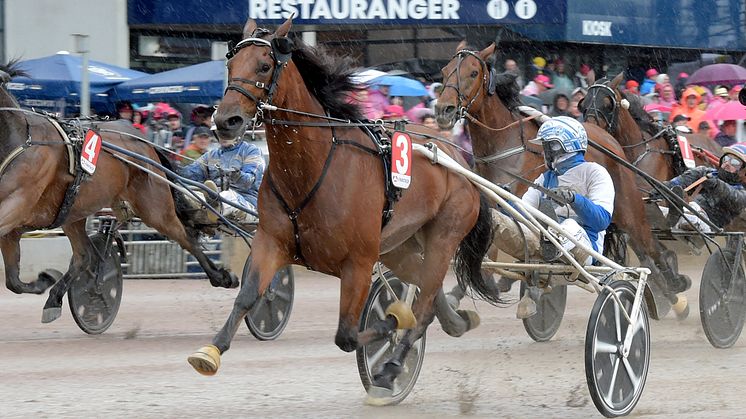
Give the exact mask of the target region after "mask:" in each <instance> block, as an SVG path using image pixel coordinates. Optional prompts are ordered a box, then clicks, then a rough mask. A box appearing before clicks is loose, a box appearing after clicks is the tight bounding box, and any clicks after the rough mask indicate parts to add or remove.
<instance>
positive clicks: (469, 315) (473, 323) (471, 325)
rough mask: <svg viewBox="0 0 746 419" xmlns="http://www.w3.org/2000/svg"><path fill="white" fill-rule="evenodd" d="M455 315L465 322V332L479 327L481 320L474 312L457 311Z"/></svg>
mask: <svg viewBox="0 0 746 419" xmlns="http://www.w3.org/2000/svg"><path fill="white" fill-rule="evenodd" d="M456 313H458V315H459V316H461V318H462V319H464V321H466V331H469V330H472V329H476V328H477V327H479V324H480V323H481V320H480V318H479V314H477V312H476V311H471V310H457V311H456Z"/></svg>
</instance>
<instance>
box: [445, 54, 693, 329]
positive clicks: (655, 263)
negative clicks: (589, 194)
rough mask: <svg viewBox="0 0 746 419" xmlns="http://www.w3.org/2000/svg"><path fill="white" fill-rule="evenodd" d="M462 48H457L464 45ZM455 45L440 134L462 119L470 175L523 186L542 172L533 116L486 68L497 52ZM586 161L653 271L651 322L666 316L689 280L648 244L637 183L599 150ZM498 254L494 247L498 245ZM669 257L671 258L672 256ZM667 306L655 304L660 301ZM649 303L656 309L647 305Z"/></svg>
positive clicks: (600, 136)
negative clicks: (607, 182)
mask: <svg viewBox="0 0 746 419" xmlns="http://www.w3.org/2000/svg"><path fill="white" fill-rule="evenodd" d="M462 45H463V44H462ZM462 45H459V47H458V49H457V52H456V55H455V56H454V57H453V58H452V59H451V61H450V62H449V63H448V64H447V65H446V66H445V67H443V69H442V75H443V84H444V88H443V93H442V94H441V96H440V98H438V102H437V105H436V107H435V112H436V119H437V121H438V124H439V125H440V127H441V128H442V129H448V128H450V127H452V126H453V125H454V123H455V122H456V120H457V119H458V118H459V117H461V116H463V117H466V118H467V119H468V124H467V128H466V129H467V130H468V133H469V136H470V137H471V140H472V148H473V153H474V160H475V163H476V165H475V170H476V172H477V173H479V174H480V175H482V176H483V177H485V178H487V179H489V180H490V181H492V182H494V183H501V184H511V183H514V182H515V179H514V178H513V177H512V176H510V175H509V174H507V173H505V169H508V170H510V171H512V172H514V173H515V174H519V175H520V176H522V177H524V178H528V179H529V180H533V179H536V178H537V177H538V175H539V174H540V173H542V172H543V171H544V170H546V168H545V166H544V159H543V151H542V148H541V146H539V145H533V144H531V143H529V142H528V140H530V139H533V138H535V137H536V134H537V132H538V128H539V124H538V123H537V122H536V120H535V119H534V118H533V117H524V116H523V115H520V114H519V113H518V109H517V107H518V106H519V105H520V104H521V103H520V99H519V96H518V86H517V84H516V83H515V76H513V75H511V74H509V73H497V71H496V70H494V67H492V65H491V64H490V63H489V62H488V61H489V60H490V58H491V57H492V56H493V54H494V52H495V44H494V43H493V44H491V45H490V46H488V47H487V48H485V49H483V50H482V51H472V50H469V49H465V48H462ZM584 127H585V128H586V131H587V132H588V138H589V139H591V140H593V141H594V142H596V143H598V144H600V145H602V146H603V147H605V148H607V149H608V150H611V151H612V152H613V153H614V154H616V155H617V156H619V157H622V158H625V154H624V150H623V149H622V147H621V146H620V145H619V143H618V142H617V141H616V140H615V139H614V138H613V137H612V136H611V135H609V134H608V133H607V132H606V131H604V130H603V129H602V128H601V127H599V126H598V125H595V124H587V123H586V124H584ZM586 159H587V160H588V161H592V162H596V163H598V164H601V165H602V166H604V167H605V168H606V170H607V171H608V172H609V174H610V175H611V177H612V179H613V181H614V185H615V188H616V197H615V202H614V213H613V216H612V223H614V224H615V225H616V226H617V227H618V228H619V229H621V230H622V231H623V232H625V233H627V234H628V235H629V237H630V245H631V247H632V249H633V251H634V252H635V254H636V255H637V257H638V259H639V260H640V263H641V264H642V265H643V266H645V267H647V268H649V269H650V270H651V272H652V274H651V276H650V277H649V278H651V280H650V281H648V286H649V288H651V290H652V294H646V295H647V297H648V299H649V303H652V304H649V305H650V309H651V310H650V311H651V316H653V317H654V318H659V317H662V316H663V315H665V313H666V312H667V311H668V309H669V308H670V306H669V305H668V304H667V303H670V304H675V303H677V302H678V297H677V296H676V294H675V293H674V292H672V291H670V289H671V288H674V289H677V290H683V289H685V288H688V287H689V286H691V281H690V280H689V279H688V278H686V277H685V276H683V275H679V274H678V266H677V263H676V260H675V257H671V255H670V252H667V251H665V248H664V247H663V246H662V244H661V243H660V242H659V241H658V240H657V239H656V238H655V237H653V235H652V233H651V227H650V225H649V223H648V221H647V218H646V214H645V209H644V207H643V200H642V195H641V193H640V191H639V190H638V189H637V186H636V184H635V175H634V174H633V173H632V172H631V171H629V170H627V169H625V168H623V167H622V166H621V165H620V164H617V163H615V162H614V160H612V159H611V158H610V157H609V156H606V155H605V154H603V153H601V152H600V151H599V150H597V149H595V148H593V147H588V151H587V152H586ZM526 190H527V186H526V185H524V184H514V185H513V186H512V191H513V193H514V194H516V195H518V196H521V195H522V194H523V193H524V192H525V191H526ZM496 246H497V247H499V243H496ZM674 256H675V255H674ZM661 296H663V297H665V299H658V297H661ZM651 297H652V298H655V299H656V301H657V302H658V303H659V305H657V304H655V303H653V302H652V301H650V298H651Z"/></svg>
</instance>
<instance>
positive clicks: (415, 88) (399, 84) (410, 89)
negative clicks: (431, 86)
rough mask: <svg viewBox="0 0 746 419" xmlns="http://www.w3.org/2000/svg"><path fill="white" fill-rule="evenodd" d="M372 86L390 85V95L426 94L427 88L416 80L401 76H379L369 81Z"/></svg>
mask: <svg viewBox="0 0 746 419" xmlns="http://www.w3.org/2000/svg"><path fill="white" fill-rule="evenodd" d="M370 83H371V84H372V85H374V86H376V85H377V86H391V89H390V90H389V95H390V96H427V88H425V85H424V84H422V83H420V82H419V81H417V80H414V79H409V78H406V77H402V76H388V75H386V76H380V77H376V78H374V79H373V80H371V82H370Z"/></svg>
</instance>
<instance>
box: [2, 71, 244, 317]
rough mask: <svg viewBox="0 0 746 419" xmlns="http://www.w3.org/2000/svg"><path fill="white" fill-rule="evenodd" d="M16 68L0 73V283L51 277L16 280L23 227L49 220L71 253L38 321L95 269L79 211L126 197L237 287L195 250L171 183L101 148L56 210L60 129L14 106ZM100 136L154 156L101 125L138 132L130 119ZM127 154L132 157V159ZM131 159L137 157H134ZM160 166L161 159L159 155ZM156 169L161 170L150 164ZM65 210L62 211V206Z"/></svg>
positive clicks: (42, 286) (218, 281)
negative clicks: (9, 85) (0, 266)
mask: <svg viewBox="0 0 746 419" xmlns="http://www.w3.org/2000/svg"><path fill="white" fill-rule="evenodd" d="M16 74H21V72H19V71H18V70H17V69H16V68H15V66H14V65H10V66H5V67H3V68H2V71H0V77H1V78H2V80H3V86H2V88H0V108H2V109H0V132H1V133H2V138H1V139H0V156H2V159H3V163H2V165H0V171H1V173H0V176H1V177H0V248H1V249H2V254H3V259H4V262H5V284H6V286H7V287H8V289H9V290H11V291H12V292H14V293H18V294H21V293H31V294H41V293H43V292H44V291H45V290H46V289H47V288H48V287H50V286H51V285H52V283H53V281H50V280H49V279H50V278H49V277H47V276H43V275H40V277H39V278H38V279H36V280H34V281H33V282H30V283H25V282H22V281H21V280H20V278H19V264H20V257H21V255H20V246H19V241H20V238H21V235H22V234H23V233H24V232H26V231H30V230H37V229H44V228H48V227H50V226H53V225H54V224H58V225H61V226H62V230H63V231H64V232H65V234H66V235H67V237H68V239H69V240H70V244H71V246H72V250H73V257H72V260H71V262H70V266H69V270H68V271H67V272H66V273H65V274H64V276H63V277H62V279H61V280H59V281H58V282H57V283H56V285H55V286H54V287H53V288H52V289H51V290H50V293H49V297H48V299H47V302H46V304H45V306H44V312H43V315H42V321H43V322H51V321H53V320H55V319H56V318H58V317H59V316H60V314H61V307H62V297H63V295H64V294H65V293H66V292H67V289H68V287H69V285H70V283H71V281H72V280H74V279H75V278H77V277H78V276H79V275H80V274H81V272H85V271H87V270H92V271H93V272H95V266H97V263H98V262H99V261H98V258H97V257H96V256H94V254H95V252H93V251H92V250H93V249H92V247H91V241H90V240H89V237H88V234H87V233H86V228H85V225H86V217H87V216H89V215H91V214H93V213H95V212H96V211H98V210H100V209H101V208H104V207H111V208H115V207H121V206H122V203H125V202H126V203H128V204H129V206H131V208H132V209H133V210H134V212H135V213H136V214H137V215H138V216H140V217H141V218H142V220H143V221H144V222H145V223H146V224H147V225H149V226H151V227H153V228H155V229H156V230H158V231H159V232H160V233H162V234H164V235H165V236H167V237H169V238H170V239H172V240H175V241H176V242H178V243H179V244H180V245H181V246H182V247H183V248H184V249H186V250H187V251H189V252H190V253H191V254H192V255H194V256H195V257H196V258H197V260H198V261H199V263H200V265H201V266H202V268H203V269H204V270H205V272H206V273H207V275H208V277H209V278H210V281H211V283H212V284H213V285H215V286H223V287H234V286H238V280H237V278H236V276H235V275H233V274H231V273H230V272H228V271H227V270H225V269H222V268H220V269H218V268H217V267H216V266H215V265H213V263H212V262H211V261H210V259H209V258H207V257H206V256H205V255H204V253H203V252H202V251H201V250H200V247H199V244H198V242H197V235H198V232H197V231H196V230H194V229H191V228H187V227H185V226H184V224H182V222H181V221H179V217H178V215H177V208H176V200H177V198H178V197H179V196H180V195H178V194H177V195H172V190H171V189H170V187H169V186H168V185H167V184H165V183H163V182H160V181H158V180H156V179H155V177H154V176H153V175H150V174H148V173H145V172H143V171H141V170H139V169H136V168H133V167H132V166H130V165H128V164H126V163H125V162H123V161H121V160H119V159H118V158H117V157H119V158H122V156H120V155H117V156H115V155H113V154H112V153H110V152H107V151H105V149H104V148H102V149H101V153H100V156H99V158H98V162H97V166H96V167H97V168H96V171H95V172H94V174H93V175H91V176H89V177H87V178H84V180H83V181H82V182H81V183H80V188H79V191H78V193H77V195H73V196H74V198H73V199H74V200H73V201H70V200H68V201H69V202H72V206H70V207H69V212H68V213H67V214H66V216H59V214H60V212H61V208H62V207H63V201H64V200H65V195H66V190H67V189H68V185H70V184H71V183H72V182H73V178H74V177H73V176H72V175H71V174H70V173H69V171H68V161H69V159H70V158H71V156H69V155H68V151H67V147H66V146H65V144H64V143H63V134H62V133H61V132H60V130H59V129H58V128H56V127H55V124H56V123H55V122H53V120H52V119H51V118H49V117H46V116H44V115H41V114H36V113H33V112H28V111H27V112H24V111H22V110H20V108H19V106H18V103H17V102H16V101H15V99H14V98H13V97H12V96H11V95H10V94H9V93H8V91H7V90H6V89H5V83H6V82H7V81H8V80H9V79H10V77H11V76H13V75H16ZM91 128H92V129H95V130H98V133H99V135H100V136H101V138H102V140H103V141H104V142H106V143H110V144H114V145H116V146H119V147H121V148H124V149H126V150H129V151H131V152H134V153H137V154H140V155H142V156H145V157H148V158H150V159H153V160H155V161H159V155H158V154H157V152H156V151H155V149H154V148H153V147H151V146H150V145H148V144H146V143H144V142H141V141H136V140H134V139H133V138H132V137H130V136H127V135H122V134H114V133H111V132H107V130H115V131H121V132H123V133H129V134H131V135H132V136H133V137H134V136H137V135H138V132H139V131H137V130H135V129H134V128H133V127H132V125H131V124H127V123H125V122H123V121H115V122H106V123H94V124H92V126H91ZM126 159H127V160H130V161H133V159H131V158H126ZM134 161H135V162H137V161H136V160H134ZM160 161H161V163H162V164H167V163H166V161H165V159H160ZM151 169H152V170H154V171H155V173H158V174H163V172H162V171H160V170H158V169H155V168H152V167H151ZM63 213H64V211H63Z"/></svg>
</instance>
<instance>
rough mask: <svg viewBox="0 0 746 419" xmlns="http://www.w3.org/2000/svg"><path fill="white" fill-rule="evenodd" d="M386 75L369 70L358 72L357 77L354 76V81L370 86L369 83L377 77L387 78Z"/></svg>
mask: <svg viewBox="0 0 746 419" xmlns="http://www.w3.org/2000/svg"><path fill="white" fill-rule="evenodd" d="M386 74H387V73H384V72H383V71H379V70H374V69H372V68H369V69H367V70H362V71H359V72H356V73H355V75H353V76H352V81H353V82H354V83H357V84H368V82H370V81H371V80H373V79H375V78H376V77H381V76H385V75H386Z"/></svg>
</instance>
